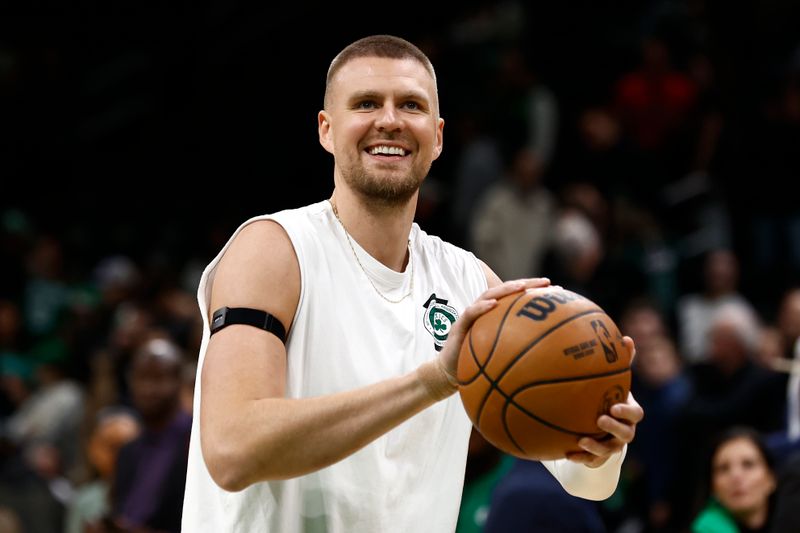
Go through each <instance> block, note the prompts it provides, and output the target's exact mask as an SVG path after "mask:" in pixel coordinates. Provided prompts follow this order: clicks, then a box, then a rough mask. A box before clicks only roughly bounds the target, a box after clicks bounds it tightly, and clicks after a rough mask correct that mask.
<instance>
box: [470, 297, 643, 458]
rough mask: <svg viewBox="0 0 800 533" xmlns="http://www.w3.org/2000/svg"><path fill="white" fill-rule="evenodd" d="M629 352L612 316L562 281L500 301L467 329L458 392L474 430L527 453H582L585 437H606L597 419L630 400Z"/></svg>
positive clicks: (506, 448)
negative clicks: (563, 287) (559, 285)
mask: <svg viewBox="0 0 800 533" xmlns="http://www.w3.org/2000/svg"><path fill="white" fill-rule="evenodd" d="M630 364H631V353H630V352H629V350H628V348H627V347H626V346H625V345H624V344H623V342H622V334H621V333H620V332H619V329H618V328H617V326H616V324H615V323H614V322H613V321H612V320H611V318H609V316H608V315H607V314H606V313H605V312H604V311H603V310H602V309H601V308H600V307H599V306H598V305H597V304H595V303H594V302H592V301H591V300H589V299H587V298H585V297H583V296H581V295H580V294H577V293H574V292H571V291H567V290H564V289H561V288H556V287H552V288H551V287H546V288H542V289H536V290H533V291H530V292H521V293H514V294H511V295H508V296H505V297H503V298H501V299H499V300H498V302H497V306H495V307H494V308H493V309H491V310H490V311H489V312H487V313H485V314H484V315H481V316H480V317H479V318H478V319H477V320H476V321H475V322H474V323H473V324H472V327H471V328H470V330H469V331H468V333H467V335H466V337H465V338H464V342H463V344H462V346H461V351H460V352H459V358H458V381H459V394H460V396H461V401H462V403H463V405H464V408H465V409H466V411H467V414H468V415H469V418H470V419H471V420H472V423H473V424H474V426H475V427H476V428H477V429H478V431H479V432H480V433H481V434H482V435H483V436H484V437H485V438H486V440H488V441H489V442H491V443H492V444H493V445H494V446H496V447H497V448H499V449H500V450H502V451H504V452H506V453H509V454H511V455H514V456H516V457H520V458H523V459H536V460H543V459H545V460H546V459H559V458H563V457H565V456H566V454H567V452H572V451H575V452H582V451H584V450H583V449H581V448H580V447H579V446H578V444H577V443H578V440H579V439H581V438H582V437H585V436H586V437H592V438H595V439H598V440H602V439H604V438H606V437H608V436H610V435H608V434H607V433H605V432H604V431H602V430H601V429H600V428H598V427H597V418H598V417H599V416H600V415H601V414H603V413H608V411H609V409H610V408H611V406H612V405H613V404H615V403H618V402H624V401H625V399H626V398H627V396H628V391H629V390H630V383H631V370H630Z"/></svg>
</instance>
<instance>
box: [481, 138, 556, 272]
mask: <svg viewBox="0 0 800 533" xmlns="http://www.w3.org/2000/svg"><path fill="white" fill-rule="evenodd" d="M541 179H542V167H541V161H540V160H539V158H538V157H537V155H536V154H535V153H533V152H531V151H530V150H528V149H526V148H522V149H520V150H519V151H518V152H517V153H516V154H515V155H514V159H513V160H512V161H511V162H510V165H509V170H508V175H507V176H506V177H505V178H504V179H503V180H501V181H499V182H497V183H495V184H493V185H491V186H490V187H489V189H488V190H487V191H486V193H485V195H484V196H483V198H482V199H481V200H480V201H479V203H478V205H477V208H476V210H475V213H474V215H473V220H472V231H471V235H472V239H473V243H472V249H473V250H474V251H475V254H476V255H477V256H478V257H480V258H481V259H482V260H483V261H485V262H486V263H487V264H489V265H491V266H492V269H493V270H494V271H495V272H496V273H497V275H498V276H500V278H501V279H518V278H528V277H533V276H539V275H541V273H542V261H543V257H544V254H545V252H546V251H547V249H548V247H549V245H550V238H551V229H550V228H551V226H552V223H553V221H554V219H555V217H556V213H557V211H556V208H557V206H556V199H555V197H554V196H553V194H552V193H551V192H550V191H549V190H548V189H546V188H545V187H544V186H543V185H542V183H541Z"/></svg>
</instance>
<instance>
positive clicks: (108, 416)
mask: <svg viewBox="0 0 800 533" xmlns="http://www.w3.org/2000/svg"><path fill="white" fill-rule="evenodd" d="M139 431H140V428H139V421H138V420H137V419H136V417H135V416H134V415H133V414H132V413H131V412H129V411H127V410H124V409H108V410H106V411H103V412H100V413H99V414H98V416H97V422H96V425H95V427H94V428H93V430H92V433H91V436H90V438H89V443H88V449H87V454H88V456H89V463H90V465H91V466H92V469H93V470H94V476H95V477H94V478H93V479H92V480H91V481H89V482H87V483H85V484H82V485H81V486H79V487H77V489H76V492H75V495H74V497H73V499H72V500H71V501H70V503H69V506H68V508H67V517H66V523H65V528H64V533H85V532H86V531H87V529H89V528H92V527H94V528H96V529H99V528H101V527H102V522H103V520H104V519H105V518H106V517H107V516H108V515H109V512H110V510H111V507H110V504H111V495H110V490H111V481H112V479H113V478H114V470H115V467H116V462H117V455H118V453H119V450H120V448H121V447H122V446H124V445H125V444H127V443H128V442H130V441H131V440H133V439H134V438H135V437H136V436H137V435H138V434H139Z"/></svg>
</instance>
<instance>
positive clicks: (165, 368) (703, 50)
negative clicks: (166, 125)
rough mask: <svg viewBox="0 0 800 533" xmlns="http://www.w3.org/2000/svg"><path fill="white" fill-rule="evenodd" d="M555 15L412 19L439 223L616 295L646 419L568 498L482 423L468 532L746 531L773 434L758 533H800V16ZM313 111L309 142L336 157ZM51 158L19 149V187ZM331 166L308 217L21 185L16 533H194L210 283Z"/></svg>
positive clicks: (1, 215) (782, 11)
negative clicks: (739, 472) (187, 526)
mask: <svg viewBox="0 0 800 533" xmlns="http://www.w3.org/2000/svg"><path fill="white" fill-rule="evenodd" d="M551 4H554V3H547V4H543V3H542V4H540V3H527V2H519V1H513V0H507V1H503V2H479V1H473V2H467V3H466V4H465V5H464V6H462V9H461V11H459V12H458V13H449V12H448V13H446V15H447V16H445V13H444V12H438V11H434V13H433V15H432V18H433V22H435V23H436V27H435V28H434V27H433V24H431V25H422V26H420V27H419V28H416V29H415V30H414V33H413V34H412V35H409V33H408V32H409V31H410V30H407V29H406V31H403V29H402V28H398V30H397V33H398V34H400V35H402V36H404V37H408V38H412V40H414V41H415V42H416V43H417V44H419V45H420V46H421V47H422V48H423V49H424V50H425V51H426V52H427V53H428V54H429V55H430V57H431V59H432V61H433V63H434V65H435V66H436V68H437V73H438V77H439V87H440V93H441V94H440V96H441V100H442V115H443V116H444V117H445V119H446V121H447V126H446V128H445V132H446V136H445V139H446V142H445V146H446V148H447V149H446V150H445V152H444V155H443V157H442V158H441V160H440V161H437V162H436V163H435V164H434V166H433V169H432V174H431V175H430V176H429V178H428V179H427V181H426V182H425V184H424V185H423V188H422V190H421V194H420V199H419V208H418V212H417V221H418V222H419V223H420V225H421V226H422V227H423V228H424V229H426V230H427V231H428V232H429V233H433V234H438V235H441V236H442V237H444V238H446V239H448V240H450V241H452V242H454V243H456V244H460V245H462V246H464V247H466V248H469V249H471V250H473V251H474V252H475V253H476V255H477V256H479V257H480V258H481V259H483V260H484V261H485V262H486V263H487V264H489V265H491V266H492V268H493V269H494V270H495V271H496V272H497V273H498V275H500V277H501V278H504V279H511V278H517V277H527V276H539V275H545V276H548V277H550V279H551V280H552V281H553V283H556V284H559V285H562V286H564V287H565V288H567V289H571V290H574V291H576V292H580V293H581V294H584V295H585V296H587V297H589V298H591V299H592V300H594V301H595V302H597V303H598V304H599V305H601V306H602V307H603V308H604V309H605V310H606V311H607V312H608V313H609V315H610V316H611V317H612V318H614V320H615V321H617V323H618V325H619V326H620V329H621V330H622V331H623V333H625V334H627V335H630V336H631V337H633V339H634V340H635V342H636V346H637V357H636V360H635V364H634V368H633V384H632V391H633V394H634V395H635V397H636V398H637V400H638V401H639V402H640V403H641V404H642V406H643V407H644V409H645V419H644V420H643V422H642V423H641V424H640V425H639V427H638V432H637V437H636V440H635V441H634V442H633V443H632V445H631V446H630V449H629V451H628V456H627V459H626V463H625V465H624V468H623V477H622V479H621V481H620V485H619V489H618V491H617V493H616V494H615V495H614V496H613V497H612V498H611V499H609V500H607V501H605V502H601V503H589V502H576V501H572V500H570V498H571V497H569V496H567V495H565V494H563V491H562V493H558V491H555V492H554V491H553V490H552V486H551V485H550V484H549V483H550V481H552V480H550V479H547V478H546V476H545V477H542V476H541V475H540V474H541V472H539V471H538V470H536V467H535V465H531V464H527V463H520V462H519V461H515V460H514V459H513V458H510V457H506V456H504V455H502V454H501V453H500V452H498V451H497V450H495V449H493V448H492V447H491V446H490V445H488V443H486V442H485V441H482V439H481V437H480V435H478V434H475V435H474V436H473V441H472V442H471V445H470V460H469V463H468V466H467V482H466V485H465V493H464V505H463V508H462V516H461V517H460V519H459V531H460V532H462V533H464V532H469V531H484V530H485V531H511V530H513V531H528V530H534V529H532V528H531V529H526V528H530V527H531V526H530V523H531V521H537V520H538V522H534V523H538V524H540V525H541V524H546V523H549V522H547V518H545V517H544V516H545V514H546V513H547V512H548V511H549V512H559V516H560V517H561V522H556V523H558V524H561V526H562V528H563V529H561V530H564V531H572V530H579V529H578V528H579V527H582V528H584V529H580V530H581V531H609V532H618V533H635V532H671V531H688V530H690V528H691V527H693V526H692V524H696V521H697V519H698V517H699V516H700V515H701V514H702V513H703V512H709V511H708V506H709V505H710V503H709V502H713V504H714V505H717V506H722V507H724V508H725V509H727V511H726V512H729V513H731V514H732V515H734V516H736V517H738V518H736V519H737V520H739V521H740V522H741V523H744V520H745V518H741V516H744V515H743V514H742V513H740V512H739V511H737V505H738V504H737V503H736V502H732V503H731V502H730V501H729V499H728V498H726V496H725V491H724V483H725V480H724V479H723V476H722V472H723V470H724V469H723V466H720V465H723V464H724V465H727V464H728V463H729V462H730V461H733V460H732V459H729V456H730V454H731V453H734V452H736V453H739V452H741V453H742V454H745V453H751V451H752V450H755V451H752V453H753V454H755V458H754V459H753V461H755V462H759V461H760V463H759V464H763V467H762V470H761V471H762V473H764V474H763V475H764V479H767V481H765V482H764V483H762V485H761V487H762V490H761V493H759V494H758V495H756V496H754V498H756V499H760V501H762V502H763V505H762V508H766V509H767V511H766V512H765V513H764V514H765V519H764V520H765V521H762V522H761V523H760V525H759V524H758V523H757V522H753V523H755V524H756V525H755V526H752V525H751V526H748V527H750V529H748V531H750V530H752V531H770V530H769V529H767V528H768V527H773V526H775V527H777V523H778V521H779V519H780V522H781V523H784V524H794V526H795V528H796V527H797V522H796V521H795V522H790V520H792V518H790V517H789V514H790V513H789V512H788V511H787V509H788V506H787V504H786V503H785V498H787V497H786V496H784V495H783V493H782V492H781V491H782V490H788V489H785V487H791V486H792V483H794V484H797V483H798V481H797V479H798V477H797V476H798V475H800V474H798V473H797V472H798V471H800V467H798V463H797V459H796V455H795V452H797V451H800V370H798V369H800V355H798V354H800V345H799V344H798V338H800V203H798V202H796V201H794V198H793V196H792V195H791V194H789V193H788V190H789V188H790V186H791V185H790V184H793V183H796V182H797V180H798V178H800V151H798V150H797V146H800V39H798V35H800V32H794V33H793V32H791V31H789V30H791V29H793V28H794V26H795V24H793V23H791V21H792V20H800V19H798V17H794V18H792V17H791V15H798V13H797V9H795V8H794V7H791V6H789V7H787V6H788V5H789V4H790V3H789V4H786V5H784V4H783V3H780V2H766V3H754V4H752V5H751V4H746V5H747V7H738V8H733V7H730V9H729V8H728V6H726V5H720V4H724V3H715V2H711V1H703V0H686V1H678V0H672V1H669V0H660V1H650V2H619V3H614V6H613V7H611V6H604V7H600V6H599V5H595V3H585V4H586V5H583V4H584V3H582V5H581V9H580V10H579V11H578V12H573V11H571V10H573V9H574V6H572V7H570V6H561V7H559V6H555V5H551ZM597 4H599V3H597ZM756 4H758V5H756ZM765 4H768V5H766V7H765ZM759 6H760V7H759ZM728 9H729V11H730V12H726V10H728ZM576 13H578V14H576ZM730 16H732V17H733V22H722V19H723V18H724V17H730ZM725 20H728V19H725ZM787 21H789V22H787ZM742 25H743V26H742ZM774 25H777V27H778V29H777V30H774V31H773V26H774ZM740 26H742V27H744V28H746V29H747V32H744V33H745V34H746V36H745V38H742V35H741V34H740V32H739V31H738V28H739V27H740ZM734 27H735V28H737V30H736V31H734V29H732V28H734ZM353 31H354V32H355V30H353ZM361 33H374V29H372V28H370V29H366V30H365V29H363V28H359V35H360V34H361ZM350 37H351V36H350V35H348V38H347V39H345V40H350ZM742 41H744V42H742ZM336 48H337V47H336V46H332V48H331V49H336ZM556 50H557V51H556ZM45 52H46V53H45ZM48 54H51V55H48ZM53 54H54V55H53ZM326 57H327V56H326ZM129 59H130V58H129ZM328 59H329V58H328ZM26 62H29V63H32V64H28V63H26ZM53 62H55V64H56V65H57V64H58V53H57V49H50V48H48V49H47V50H45V51H42V53H41V54H38V55H37V54H36V53H32V52H31V50H29V49H26V50H22V48H15V47H13V46H3V43H2V41H0V99H4V100H6V101H12V102H13V101H14V98H16V97H19V96H20V94H22V92H23V91H24V90H27V89H29V88H30V87H31V84H32V83H33V82H32V81H31V79H30V78H26V76H32V75H33V74H31V73H37V72H38V73H41V72H43V71H44V72H50V73H58V72H60V71H59V70H58V68H51V67H52V63H53ZM124 64H129V63H121V65H123V66H124ZM48 65H50V67H48ZM242 68H244V67H242ZM248 68H252V67H248ZM37 69H38V70H37ZM48 69H50V70H48ZM322 71H324V68H323V69H322ZM53 75H56V74H53ZM62 75H63V74H62ZM45 78H46V76H45ZM321 87H322V86H321V85H320V86H319V91H315V94H316V92H318V93H319V94H318V96H315V98H318V100H313V99H312V100H310V101H307V102H299V103H296V105H295V107H297V106H309V105H310V106H313V105H314V102H317V101H319V99H321ZM33 104H35V102H33V103H31V102H30V101H28V105H33ZM3 105H4V104H2V103H0V106H3ZM217 105H220V104H219V103H218V104H217ZM11 107H12V106H11V105H8V106H5V107H0V110H3V111H8V112H7V113H6V114H5V115H3V116H8V117H11V119H16V120H18V121H19V122H20V123H22V122H23V119H22V118H20V116H21V115H20V114H19V111H17V110H11ZM15 109H16V108H15ZM148 116H149V115H148ZM118 120H122V119H119V118H118ZM148 120H150V121H152V120H154V119H153V117H152V116H149V118H148ZM12 123H13V120H12ZM122 124H123V125H124V124H125V123H124V120H123V122H122ZM62 126H63V124H62ZM306 127H307V128H308V129H309V132H308V133H309V134H310V135H307V136H306V137H304V140H303V142H306V143H307V146H303V152H309V151H311V150H317V151H319V152H321V151H322V150H321V148H319V147H316V148H315V145H313V144H312V143H313V142H314V140H313V121H312V122H309V123H308V125H307V126H306ZM123 129H124V128H123ZM64 131H67V130H66V129H64V130H62V131H61V133H62V134H64V135H65V136H66V137H69V135H68V134H65V133H64ZM84 132H85V131H84ZM0 133H2V135H0V139H5V140H8V141H9V143H8V145H9V146H11V147H12V149H13V150H18V151H19V152H20V153H21V152H25V150H26V149H27V148H29V146H28V145H27V144H25V138H24V134H25V132H23V139H22V140H19V139H17V138H16V137H15V136H14V135H12V133H10V132H8V131H6V130H3V131H2V132H0ZM49 135H51V136H52V135H55V134H54V133H52V132H50V133H49ZM96 135H100V134H96ZM12 137H14V138H13V139H12ZM137 138H138V137H137ZM81 142H83V141H81ZM271 142H273V143H274V142H283V141H276V140H275V139H272V141H271ZM291 142H292V143H295V141H294V140H293V141H291ZM77 146H79V147H82V148H81V150H83V151H79V153H80V154H83V155H85V154H86V153H87V152H86V146H84V145H82V144H78V145H77ZM260 149H261V148H254V149H253V150H254V151H257V150H260ZM28 157H30V154H28V155H24V156H23V155H19V153H17V155H16V156H15V157H12V158H11V161H12V163H11V165H12V166H13V165H16V168H14V169H11V170H14V171H15V172H17V174H16V176H24V174H25V169H24V167H25V164H26V161H29V159H27V158H28ZM323 162H324V164H323V165H322V166H321V168H320V170H316V171H315V172H316V173H317V174H318V176H317V177H316V178H315V180H316V182H317V183H315V184H308V187H307V188H305V189H304V190H303V191H293V192H292V193H291V195H290V194H288V193H287V195H286V197H285V198H284V200H285V202H286V205H283V204H282V203H281V200H282V197H281V196H280V195H279V194H278V193H277V192H275V191H273V193H271V194H267V193H265V194H264V195H263V196H262V198H261V199H263V209H262V202H260V201H258V202H257V201H255V200H254V199H253V198H247V199H242V202H240V203H238V204H236V205H227V206H217V207H216V208H215V209H213V210H210V211H208V212H203V213H202V216H193V215H191V213H190V212H189V214H186V213H187V212H184V211H181V209H179V208H177V206H179V205H181V204H182V203H184V202H188V201H189V200H190V197H189V196H187V197H186V198H182V197H178V198H176V199H172V197H169V198H166V197H165V196H164V194H166V193H163V192H161V191H160V189H153V192H152V193H151V194H154V195H159V196H160V199H159V200H158V201H159V202H160V203H159V204H158V205H161V203H165V204H166V205H167V206H168V207H169V209H168V210H167V211H168V212H167V213H164V214H163V216H161V214H159V213H158V212H154V211H153V210H151V209H149V207H148V206H147V205H144V206H141V205H138V206H136V208H135V209H132V210H131V209H128V208H125V209H123V208H122V206H120V207H119V209H120V211H117V208H116V207H115V205H114V202H113V201H109V200H108V199H106V200H104V201H103V202H102V204H103V206H104V207H102V206H99V205H95V204H93V205H95V206H96V207H98V209H100V208H101V207H102V209H101V210H100V211H98V214H96V215H95V216H93V215H92V209H91V206H89V207H88V208H86V209H81V211H80V214H79V215H77V214H76V216H74V217H70V216H68V215H67V216H66V217H65V216H63V212H64V211H52V210H50V208H49V204H47V207H44V205H45V203H44V202H43V203H42V204H37V203H36V202H34V201H31V200H30V199H15V198H14V197H13V196H9V195H3V198H2V200H1V201H0V261H1V262H2V265H3V266H2V272H3V275H2V277H0V531H8V532H17V531H26V532H32V533H36V532H40V531H41V532H54V531H65V532H69V533H73V532H83V531H95V532H99V531H139V532H146V531H178V530H179V523H180V513H181V501H182V490H183V481H184V479H183V476H185V461H186V453H187V442H188V431H189V425H190V420H191V411H192V389H193V385H194V378H195V373H196V370H197V369H196V358H197V354H198V349H199V342H200V337H201V333H202V324H201V322H200V315H199V312H198V309H197V303H196V298H195V291H196V287H197V282H198V280H199V277H200V273H201V272H202V269H203V268H204V266H205V265H206V264H207V263H208V262H209V261H210V260H211V259H212V258H213V256H214V255H215V254H216V252H217V251H218V250H219V249H220V248H221V246H222V245H223V244H224V242H225V241H226V240H227V238H228V237H229V235H230V233H231V232H232V231H233V230H234V229H235V227H236V225H238V223H239V222H241V221H243V220H244V219H245V218H247V217H249V216H251V215H255V214H259V213H260V212H262V211H266V210H275V209H280V208H283V207H292V205H289V204H291V203H292V202H294V201H295V199H297V198H303V203H306V202H310V201H315V200H319V199H322V198H324V197H325V196H324V195H326V194H328V191H329V190H330V186H331V180H330V179H329V172H330V169H329V165H328V163H329V162H328V161H327V160H323ZM270 170H271V169H270V167H267V172H269V171H270ZM149 183H150V182H148V184H149ZM265 190H268V189H265ZM155 191H159V192H158V193H156V192H155ZM316 191H319V196H318V197H317V196H313V195H314V194H316ZM187 194H188V193H187ZM145 197H146V195H145V194H144V193H142V196H141V197H139V196H135V197H134V198H133V199H134V200H135V201H136V200H141V198H145ZM118 200H119V201H122V200H121V199H119V198H118ZM99 203H100V202H98V204H99ZM156 211H157V210H156ZM732 431H733V433H731V432H732ZM726 439H727V440H726ZM731 441H733V442H735V443H737V444H738V445H740V446H739V447H738V448H735V450H734V452H731V451H730V449H729V448H728V447H727V446H728V444H729V443H730V442H731ZM749 443H756V444H749ZM759 446H760V447H759ZM723 452H725V453H727V454H728V455H725V453H723ZM756 452H757V453H756ZM737 457H738V456H737ZM767 459H769V460H767ZM726 461H728V463H726ZM769 479H772V480H773V481H774V483H769V482H768V480H769ZM779 481H780V482H779ZM795 490H796V489H795ZM794 496H795V499H794V500H791V499H790V500H789V501H790V502H791V501H795V502H796V501H798V500H797V498H798V497H800V496H797V494H795V495H794ZM573 500H574V499H573ZM532 501H540V502H544V503H542V504H541V505H533V504H530V503H529V504H527V505H525V504H524V502H532ZM782 501H784V503H781V502H782ZM521 502H522V503H521ZM562 505H564V507H561V506H562ZM764 506H766V507H764ZM750 507H753V506H752V505H751V506H750ZM796 507H800V506H796ZM493 511H494V512H493ZM567 517H568V518H567ZM568 520H574V521H575V522H574V524H573V525H572V526H570V525H567V524H568ZM794 520H797V517H796V516H795V517H794ZM579 522H580V524H579ZM570 527H574V528H575V529H570ZM509 528H513V529H509ZM556 530H559V529H554V531H556ZM794 530H795V531H796V530H797V529H794ZM776 531H778V530H777V529H776ZM781 531H792V529H791V528H790V529H784V530H781Z"/></svg>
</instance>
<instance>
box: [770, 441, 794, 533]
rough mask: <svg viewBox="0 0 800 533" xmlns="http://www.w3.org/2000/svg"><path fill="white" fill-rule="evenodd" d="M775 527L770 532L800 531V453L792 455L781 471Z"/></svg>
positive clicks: (786, 532) (774, 520)
mask: <svg viewBox="0 0 800 533" xmlns="http://www.w3.org/2000/svg"><path fill="white" fill-rule="evenodd" d="M779 474H780V475H779V478H778V491H777V496H776V501H775V513H774V518H773V528H772V529H771V530H770V533H797V532H798V531H800V505H798V502H800V453H798V454H795V455H793V456H792V458H791V459H790V460H788V461H787V462H786V463H785V464H784V465H783V466H782V467H781V468H780V471H779Z"/></svg>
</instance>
